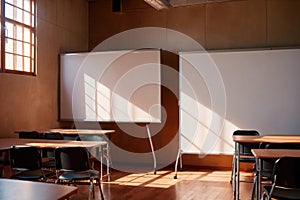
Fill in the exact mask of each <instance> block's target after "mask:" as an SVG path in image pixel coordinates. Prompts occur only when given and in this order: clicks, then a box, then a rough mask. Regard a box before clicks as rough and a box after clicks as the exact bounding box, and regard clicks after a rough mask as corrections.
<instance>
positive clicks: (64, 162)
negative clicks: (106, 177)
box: [54, 147, 90, 171]
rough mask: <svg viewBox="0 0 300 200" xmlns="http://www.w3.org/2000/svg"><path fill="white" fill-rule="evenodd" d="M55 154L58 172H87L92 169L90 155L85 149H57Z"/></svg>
mask: <svg viewBox="0 0 300 200" xmlns="http://www.w3.org/2000/svg"><path fill="white" fill-rule="evenodd" d="M54 153H55V162H56V169H57V170H73V171H85V170H89V169H90V165H89V155H88V152H87V150H86V149H85V148H83V147H57V148H56V149H55V151H54Z"/></svg>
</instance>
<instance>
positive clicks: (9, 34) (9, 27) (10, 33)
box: [5, 22, 14, 38]
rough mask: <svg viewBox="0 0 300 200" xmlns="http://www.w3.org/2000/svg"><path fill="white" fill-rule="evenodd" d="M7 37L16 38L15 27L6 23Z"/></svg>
mask: <svg viewBox="0 0 300 200" xmlns="http://www.w3.org/2000/svg"><path fill="white" fill-rule="evenodd" d="M5 26H6V34H7V35H6V37H9V38H13V37H14V25H13V24H12V23H9V22H6V23H5Z"/></svg>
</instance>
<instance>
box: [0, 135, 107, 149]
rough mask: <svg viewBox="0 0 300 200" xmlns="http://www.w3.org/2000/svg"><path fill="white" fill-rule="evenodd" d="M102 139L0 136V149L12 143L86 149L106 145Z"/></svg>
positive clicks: (12, 144)
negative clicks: (48, 138) (76, 139)
mask: <svg viewBox="0 0 300 200" xmlns="http://www.w3.org/2000/svg"><path fill="white" fill-rule="evenodd" d="M106 144H107V143H106V142H102V141H73V140H44V139H19V138H0V150H8V149H9V148H10V147H11V146H14V145H26V146H34V147H37V148H56V147H85V148H88V149H91V148H96V147H101V145H106Z"/></svg>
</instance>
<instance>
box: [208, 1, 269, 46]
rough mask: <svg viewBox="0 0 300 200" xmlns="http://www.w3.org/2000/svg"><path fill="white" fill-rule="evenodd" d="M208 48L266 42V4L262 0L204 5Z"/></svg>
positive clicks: (252, 44)
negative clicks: (205, 7) (205, 8)
mask: <svg viewBox="0 0 300 200" xmlns="http://www.w3.org/2000/svg"><path fill="white" fill-rule="evenodd" d="M206 13H207V14H206V30H205V31H206V47H207V49H232V48H257V47H264V46H265V45H266V3H265V1H262V0H248V1H233V2H224V3H211V4H207V10H206Z"/></svg>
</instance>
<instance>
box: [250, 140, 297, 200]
mask: <svg viewBox="0 0 300 200" xmlns="http://www.w3.org/2000/svg"><path fill="white" fill-rule="evenodd" d="M259 148H261V149H262V148H265V149H300V145H299V144H294V143H261V144H260V147H259ZM276 160H277V159H262V161H261V166H260V168H261V169H260V174H261V178H262V181H264V183H265V184H269V185H270V184H272V179H273V169H274V164H275V162H276ZM257 173H258V172H255V176H254V181H253V186H252V192H251V199H253V194H254V190H255V188H256V184H257V181H258V180H257Z"/></svg>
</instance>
